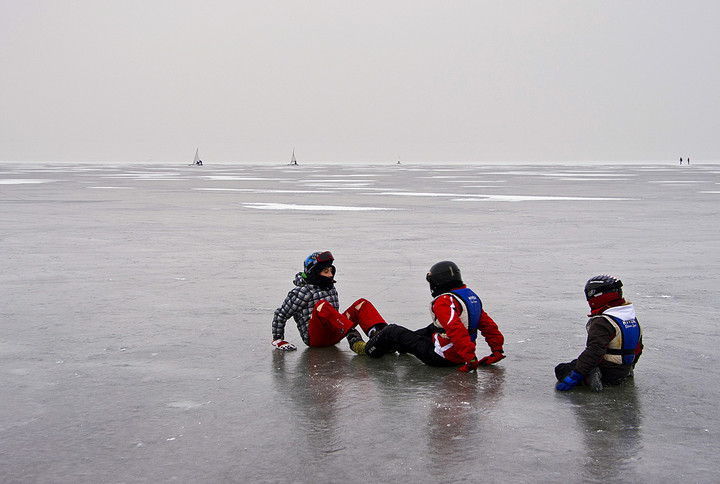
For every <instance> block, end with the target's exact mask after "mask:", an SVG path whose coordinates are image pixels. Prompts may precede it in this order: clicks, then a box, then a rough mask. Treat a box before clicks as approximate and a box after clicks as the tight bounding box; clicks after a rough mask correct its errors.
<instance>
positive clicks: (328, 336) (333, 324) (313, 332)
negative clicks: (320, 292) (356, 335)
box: [308, 298, 385, 348]
mask: <svg viewBox="0 0 720 484" xmlns="http://www.w3.org/2000/svg"><path fill="white" fill-rule="evenodd" d="M381 323H383V324H384V323H385V320H384V319H383V317H382V316H380V313H378V311H377V309H375V306H373V305H372V303H371V302H370V301H368V300H367V299H363V298H360V299H358V300H357V301H355V302H354V303H352V305H351V306H350V307H349V308H347V310H345V312H344V313H342V314H340V313H339V312H338V311H337V310H336V309H335V308H334V307H332V304H330V303H329V302H327V301H325V300H323V301H320V302H318V303H317V304H316V305H315V308H313V312H312V315H310V321H309V322H308V333H309V336H310V346H311V347H316V348H318V347H322V346H332V345H334V344H337V343H339V342H340V341H341V340H342V339H343V338H344V337H345V336H347V333H348V331H350V330H351V329H353V328H354V327H355V326H360V328H362V330H363V331H364V332H365V334H367V332H368V331H369V330H370V328H372V327H373V326H375V325H376V324H381Z"/></svg>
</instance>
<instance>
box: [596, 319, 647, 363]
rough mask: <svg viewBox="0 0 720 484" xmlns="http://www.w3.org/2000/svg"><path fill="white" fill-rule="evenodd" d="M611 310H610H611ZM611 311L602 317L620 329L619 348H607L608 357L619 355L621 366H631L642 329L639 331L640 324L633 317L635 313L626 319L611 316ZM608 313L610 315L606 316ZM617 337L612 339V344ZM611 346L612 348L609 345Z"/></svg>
mask: <svg viewBox="0 0 720 484" xmlns="http://www.w3.org/2000/svg"><path fill="white" fill-rule="evenodd" d="M611 309H612V308H611ZM612 312H613V311H611V310H606V311H605V313H604V314H603V316H605V317H610V318H612V320H613V321H614V322H615V324H616V325H617V327H618V328H619V329H620V335H619V336H620V343H621V344H620V348H608V350H607V354H608V355H620V356H621V357H622V364H623V365H632V364H633V361H635V352H636V350H637V346H638V343H639V342H640V338H641V337H642V329H640V323H639V322H638V320H637V317H634V316H635V314H634V313H635V311H634V310H632V313H631V314H628V316H633V317H630V318H627V319H624V318H621V317H618V316H615V315H614V314H612ZM608 313H610V314H608ZM617 337H618V335H616V336H615V338H613V341H611V343H613V342H614V341H615V340H616V339H617ZM611 346H613V345H612V344H611Z"/></svg>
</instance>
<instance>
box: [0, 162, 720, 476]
mask: <svg viewBox="0 0 720 484" xmlns="http://www.w3.org/2000/svg"><path fill="white" fill-rule="evenodd" d="M29 180H31V181H32V183H29V182H28V181H29ZM0 181H1V182H2V183H0V200H1V201H2V207H3V210H2V217H0V250H1V251H2V256H3V257H2V261H3V265H2V271H0V290H1V293H0V294H1V295H0V301H2V306H1V307H0V325H1V326H0V329H1V331H2V332H1V334H2V337H1V338H0V375H2V380H1V381H2V387H3V388H2V393H3V399H2V405H1V406H0V481H1V482H67V483H71V482H72V483H78V482H82V483H84V482H87V483H95V482H168V481H176V482H208V483H210V482H212V483H216V482H281V483H283V482H287V483H295V482H313V483H316V482H320V483H324V482H347V483H355V482H389V481H398V482H410V481H414V482H421V483H424V482H493V481H502V482H603V483H605V482H612V481H616V482H648V483H650V482H652V483H655V482H716V481H717V476H718V474H720V464H718V462H717V455H718V454H719V453H720V434H719V433H720V428H719V425H718V424H719V422H720V415H719V412H718V405H717V402H718V401H719V400H720V388H719V386H718V383H717V382H718V381H719V379H720V369H719V367H718V350H717V348H718V343H719V342H720V341H719V338H718V324H717V323H718V314H720V303H718V297H717V294H718V291H717V288H718V287H720V280H719V279H720V276H719V271H718V267H719V264H718V262H720V260H719V259H720V255H719V254H720V242H719V237H718V222H719V221H720V220H719V218H718V213H719V211H720V210H719V209H720V198H718V197H719V196H720V193H719V192H718V190H717V184H718V182H720V169H719V167H718V166H717V165H701V164H694V165H692V166H681V167H680V166H669V165H659V164H657V165H651V164H647V165H642V164H637V165H598V166H588V165H581V166H580V165H579V166H571V165H567V166H562V165H552V166H551V165H527V166H511V167H502V166H497V165H496V166H481V165H477V166H471V165H464V166H460V165H458V166H442V165H436V166H433V165H412V164H403V165H388V166H359V165H352V166H331V165H324V166H305V165H303V166H298V167H287V166H264V167H263V166H250V165H239V166H234V165H221V166H213V165H211V164H208V165H205V166H203V167H189V166H185V165H183V164H180V165H178V166H170V165H162V166H158V165H148V166H141V165H127V166H123V165H112V166H103V165H79V166H71V165H59V164H45V165H44V164H30V165H17V164H0ZM44 182H47V183H44ZM50 182H52V183H50ZM474 185H477V186H474ZM480 185H482V186H480ZM459 187H461V188H459ZM319 188H321V189H319ZM509 202H510V203H509ZM303 207H304V208H305V209H304V210H298V208H303ZM258 208H260V209H261V210H258ZM379 209H381V210H379ZM319 249H328V250H332V252H333V254H334V255H335V257H336V259H337V263H336V265H337V269H338V274H337V276H336V279H337V280H338V289H339V291H340V299H341V304H342V305H345V306H346V305H349V304H350V303H351V302H352V301H354V300H355V299H356V298H358V297H367V298H368V299H370V300H371V301H372V302H373V303H374V304H375V305H376V306H377V307H378V309H379V310H380V312H381V313H382V314H383V315H384V316H385V317H386V318H387V320H388V321H390V322H395V323H398V324H402V325H405V326H408V327H411V328H417V327H420V326H421V325H425V324H427V323H428V322H429V315H428V309H427V307H428V302H429V300H430V297H429V291H428V288H427V284H426V282H425V280H424V275H425V273H426V271H427V269H428V268H429V267H430V266H431V265H432V264H433V263H434V262H436V261H438V260H442V259H452V260H454V261H455V262H457V263H458V265H459V266H460V267H461V269H462V270H463V275H464V279H465V281H466V282H467V283H468V284H469V285H470V286H471V287H472V288H474V289H475V290H476V292H478V293H479V294H480V296H481V297H482V299H483V302H484V306H485V308H486V310H487V311H488V313H489V314H490V315H491V316H492V317H493V318H494V319H495V320H496V321H497V323H498V325H499V327H500V329H501V330H502V331H503V333H504V334H505V338H506V345H505V350H506V354H507V358H506V359H505V360H503V361H502V362H500V363H499V364H498V365H496V366H494V367H490V368H486V369H482V370H481V371H478V372H477V373H473V374H461V373H459V372H457V371H456V370H455V369H437V368H429V367H426V366H424V365H422V364H421V363H420V362H419V361H417V360H415V359H414V358H413V357H411V356H407V355H403V356H400V355H396V356H389V357H385V358H383V359H381V360H369V359H367V358H365V357H362V356H357V355H355V354H353V353H352V352H351V351H350V349H349V348H348V346H347V344H346V343H345V342H342V343H341V344H339V345H338V346H337V347H333V348H326V349H308V348H305V347H303V346H302V342H301V340H300V338H299V336H298V333H297V329H296V328H294V327H293V325H292V323H289V324H288V330H287V333H286V337H287V339H288V340H290V341H291V342H294V343H295V344H297V345H298V346H300V349H299V350H298V351H297V352H290V353H281V352H279V351H275V350H274V349H273V348H272V346H271V345H270V340H271V333H270V322H271V319H272V313H273V311H274V310H275V308H276V307H277V306H278V305H279V304H280V303H281V301H282V299H283V298H284V296H285V295H286V293H287V291H288V290H290V289H291V287H292V284H291V281H292V278H293V276H294V275H295V273H296V272H297V271H298V270H299V269H300V268H301V264H302V261H303V260H304V259H305V257H306V256H307V255H308V254H309V253H310V252H312V251H314V250H319ZM599 273H611V274H614V275H617V276H618V277H620V278H621V279H622V280H623V281H624V283H625V289H626V295H627V296H628V298H629V299H631V300H632V301H633V302H634V303H635V305H636V307H637V310H638V317H639V319H640V321H641V323H642V324H643V329H644V334H645V345H646V348H645V353H644V355H643V357H642V359H641V360H640V362H639V364H638V367H637V371H636V378H635V380H634V381H633V382H630V383H628V384H625V385H623V386H621V387H616V388H609V389H606V390H605V391H603V392H602V393H599V394H592V393H590V392H588V391H586V390H585V389H578V390H575V391H573V392H570V393H559V392H556V391H555V390H554V383H555V382H554V376H553V367H554V365H555V364H556V363H559V362H562V361H569V360H570V359H572V358H574V357H576V356H577V354H579V352H580V351H581V350H582V347H583V344H584V335H583V331H584V323H585V314H586V312H587V307H586V303H585V302H584V300H583V293H582V288H583V285H584V283H585V281H586V280H587V279H588V278H589V277H590V276H593V275H596V274H599ZM345 306H343V307H345ZM487 351H488V349H487V348H486V347H484V346H483V345H482V344H480V345H479V351H478V353H479V356H484V355H485V354H486V352H487Z"/></svg>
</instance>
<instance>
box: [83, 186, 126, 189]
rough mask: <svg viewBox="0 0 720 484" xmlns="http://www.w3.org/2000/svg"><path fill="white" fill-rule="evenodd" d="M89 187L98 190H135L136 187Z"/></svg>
mask: <svg viewBox="0 0 720 484" xmlns="http://www.w3.org/2000/svg"><path fill="white" fill-rule="evenodd" d="M86 188H89V189H96V190H134V189H135V187H110V186H107V187H86Z"/></svg>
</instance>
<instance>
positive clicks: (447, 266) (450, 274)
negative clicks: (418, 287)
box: [425, 260, 463, 296]
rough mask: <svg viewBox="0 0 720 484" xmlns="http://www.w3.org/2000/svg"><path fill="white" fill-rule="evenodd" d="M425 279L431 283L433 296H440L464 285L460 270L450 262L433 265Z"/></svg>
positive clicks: (445, 261)
mask: <svg viewBox="0 0 720 484" xmlns="http://www.w3.org/2000/svg"><path fill="white" fill-rule="evenodd" d="M425 279H426V280H427V281H428V282H429V283H430V292H431V293H432V295H433V296H439V295H440V294H442V293H444V292H446V291H449V290H450V289H455V288H456V287H460V286H462V285H463V281H462V277H461V276H460V269H459V268H458V266H457V265H456V264H455V263H454V262H451V261H449V260H444V261H442V262H438V263H437V264H435V265H433V266H432V267H431V268H430V272H428V273H427V276H425Z"/></svg>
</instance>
